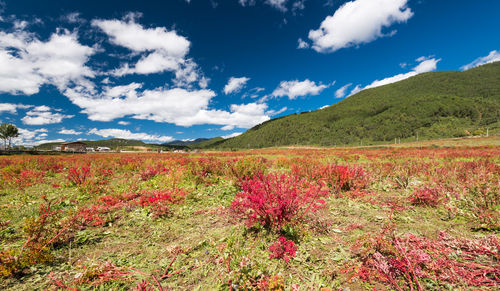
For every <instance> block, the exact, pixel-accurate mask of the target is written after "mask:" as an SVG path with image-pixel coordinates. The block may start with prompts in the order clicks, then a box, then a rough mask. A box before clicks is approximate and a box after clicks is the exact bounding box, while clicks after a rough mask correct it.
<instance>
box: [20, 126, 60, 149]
mask: <svg viewBox="0 0 500 291" xmlns="http://www.w3.org/2000/svg"><path fill="white" fill-rule="evenodd" d="M18 130H19V136H18V137H16V138H14V139H12V142H13V143H14V144H16V145H25V146H36V145H39V144H42V143H48V142H64V140H63V139H54V140H46V139H44V138H45V137H47V132H48V130H47V129H46V128H38V129H31V130H30V129H25V128H18Z"/></svg>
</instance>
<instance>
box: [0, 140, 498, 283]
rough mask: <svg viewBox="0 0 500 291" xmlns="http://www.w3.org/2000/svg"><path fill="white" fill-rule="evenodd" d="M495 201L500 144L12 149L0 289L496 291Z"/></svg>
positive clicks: (0, 164)
mask: <svg viewBox="0 0 500 291" xmlns="http://www.w3.org/2000/svg"><path fill="white" fill-rule="evenodd" d="M499 202H500V148H498V147H467V148H466V147H456V148H406V149H404V148H400V149H395V148H381V149H268V150H259V151H244V152H214V153H197V154H166V153H163V154H86V155H60V156H5V157H0V240H1V241H2V247H1V249H0V289H2V290H34V289H41V290H65V289H67V290H89V289H99V290H192V289H194V290H213V289H215V290H219V289H221V290H365V289H366V290H436V289H437V290H456V289H460V290H498V288H499V286H500V240H499V233H500V204H499ZM346 288H348V289H346Z"/></svg>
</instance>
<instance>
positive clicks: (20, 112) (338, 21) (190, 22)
mask: <svg viewBox="0 0 500 291" xmlns="http://www.w3.org/2000/svg"><path fill="white" fill-rule="evenodd" d="M0 3H1V4H0V121H2V122H9V123H14V124H16V125H17V126H18V127H19V128H20V130H21V136H20V137H19V138H18V139H17V140H16V143H17V144H25V145H35V144H39V143H42V142H47V141H59V140H65V141H72V140H77V139H103V138H112V137H119V138H131V139H139V140H143V141H146V142H153V143H162V142H168V141H171V140H174V139H193V138H198V137H215V136H225V137H229V136H233V135H237V134H239V133H241V132H244V131H245V130H246V129H248V128H250V127H252V126H254V125H256V124H259V123H261V122H263V121H266V120H268V119H270V118H275V117H279V116H282V115H287V114H292V113H295V112H302V111H308V110H316V109H319V108H321V107H323V106H326V105H331V104H334V103H336V102H338V101H340V100H342V99H344V98H347V97H348V96H349V95H351V94H354V93H356V92H358V91H360V90H363V89H366V88H372V87H376V86H381V85H384V84H389V83H392V82H396V81H399V80H402V79H405V78H409V77H411V76H414V75H417V74H420V73H424V72H429V71H434V70H466V69H469V68H471V67H474V66H477V65H481V64H484V63H488V62H492V61H496V60H500V51H499V49H500V33H499V31H498V28H499V27H500V17H498V11H500V1H496V0H477V1H451V0H440V1H431V0H354V1H340V0H324V1H323V0H321V1H320V0H190V1H187V0H169V1H144V0H143V1H125V0H122V1H114V0H106V1H102V0H101V1H94V0H91V1H89V0H87V1H50V0H46V1H27V0H16V1H3V2H0Z"/></svg>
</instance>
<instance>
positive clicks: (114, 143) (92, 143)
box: [36, 138, 148, 150]
mask: <svg viewBox="0 0 500 291" xmlns="http://www.w3.org/2000/svg"><path fill="white" fill-rule="evenodd" d="M81 142H83V143H85V144H87V146H88V147H99V146H100V147H109V148H111V149H115V148H117V147H127V146H128V147H131V146H148V144H146V143H144V142H142V141H140V140H130V139H122V138H112V139H103V140H82V141H81ZM60 145H61V143H60V142H51V143H44V144H41V145H38V146H36V148H37V149H40V150H51V149H54V147H57V146H60Z"/></svg>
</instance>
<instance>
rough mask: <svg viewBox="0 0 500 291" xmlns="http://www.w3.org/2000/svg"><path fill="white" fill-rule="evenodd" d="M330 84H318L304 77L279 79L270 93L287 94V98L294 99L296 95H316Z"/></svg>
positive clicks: (279, 95) (281, 95)
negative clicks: (299, 78) (276, 85)
mask: <svg viewBox="0 0 500 291" xmlns="http://www.w3.org/2000/svg"><path fill="white" fill-rule="evenodd" d="M329 86H330V85H323V84H318V85H316V83H315V82H314V81H310V80H309V79H306V80H304V81H299V80H295V81H281V83H280V84H279V86H278V87H277V88H276V89H274V91H273V93H272V95H273V96H274V97H283V96H288V98H289V99H291V100H292V99H296V98H297V97H301V96H307V95H318V94H319V93H321V91H323V90H324V89H326V88H328V87H329Z"/></svg>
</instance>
